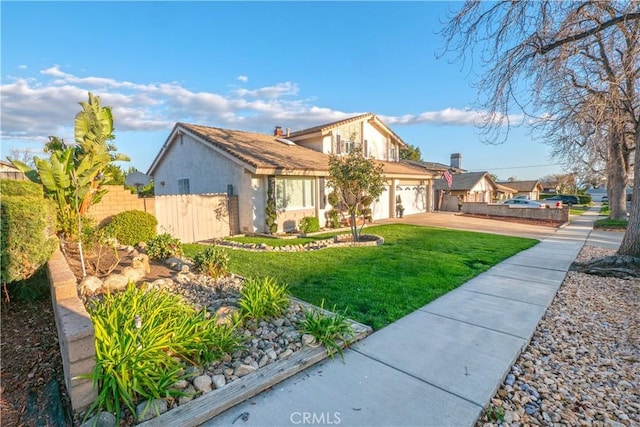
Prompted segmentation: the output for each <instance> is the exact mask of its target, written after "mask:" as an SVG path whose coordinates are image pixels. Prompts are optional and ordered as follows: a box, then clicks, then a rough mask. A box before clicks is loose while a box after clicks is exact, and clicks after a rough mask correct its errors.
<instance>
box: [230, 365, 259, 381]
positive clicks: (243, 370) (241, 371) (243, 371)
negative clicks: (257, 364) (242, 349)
mask: <svg viewBox="0 0 640 427" xmlns="http://www.w3.org/2000/svg"><path fill="white" fill-rule="evenodd" d="M255 370H256V368H254V367H253V366H251V365H245V364H244V363H243V364H240V365H238V367H237V368H236V369H235V370H234V371H233V375H235V376H237V377H238V378H242V377H244V376H245V375H248V374H250V373H252V372H254V371H255Z"/></svg>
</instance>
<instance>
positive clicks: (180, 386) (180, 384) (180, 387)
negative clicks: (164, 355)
mask: <svg viewBox="0 0 640 427" xmlns="http://www.w3.org/2000/svg"><path fill="white" fill-rule="evenodd" d="M188 385H189V382H188V381H187V380H178V381H176V382H175V383H174V384H173V387H174V388H177V389H178V390H183V389H185V388H187V386H188Z"/></svg>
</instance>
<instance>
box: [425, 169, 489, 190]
mask: <svg viewBox="0 0 640 427" xmlns="http://www.w3.org/2000/svg"><path fill="white" fill-rule="evenodd" d="M485 176H487V178H488V179H489V181H490V182H491V183H494V182H493V180H492V179H491V176H490V175H489V173H488V172H467V173H460V174H453V175H451V181H452V182H451V187H449V185H448V184H447V182H446V181H445V180H444V178H440V179H436V180H435V181H433V189H434V190H452V191H465V190H471V189H472V188H473V187H474V186H475V185H476V184H477V183H478V182H479V181H480V180H481V179H482V178H483V177H485ZM494 184H495V183H494Z"/></svg>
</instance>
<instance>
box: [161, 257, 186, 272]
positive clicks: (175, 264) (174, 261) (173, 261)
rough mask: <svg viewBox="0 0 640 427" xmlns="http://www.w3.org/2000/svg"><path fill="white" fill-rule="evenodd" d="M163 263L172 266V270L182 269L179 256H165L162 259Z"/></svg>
mask: <svg viewBox="0 0 640 427" xmlns="http://www.w3.org/2000/svg"><path fill="white" fill-rule="evenodd" d="M164 264H165V265H168V266H169V268H172V269H174V270H178V271H181V269H182V260H181V259H179V258H175V257H171V258H167V259H166V260H165V261H164Z"/></svg>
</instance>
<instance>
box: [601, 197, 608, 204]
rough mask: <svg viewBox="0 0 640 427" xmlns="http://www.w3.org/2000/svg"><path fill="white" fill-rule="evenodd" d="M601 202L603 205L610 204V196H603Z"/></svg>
mask: <svg viewBox="0 0 640 427" xmlns="http://www.w3.org/2000/svg"><path fill="white" fill-rule="evenodd" d="M600 201H601V202H602V203H609V196H602V199H601V200H600Z"/></svg>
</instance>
